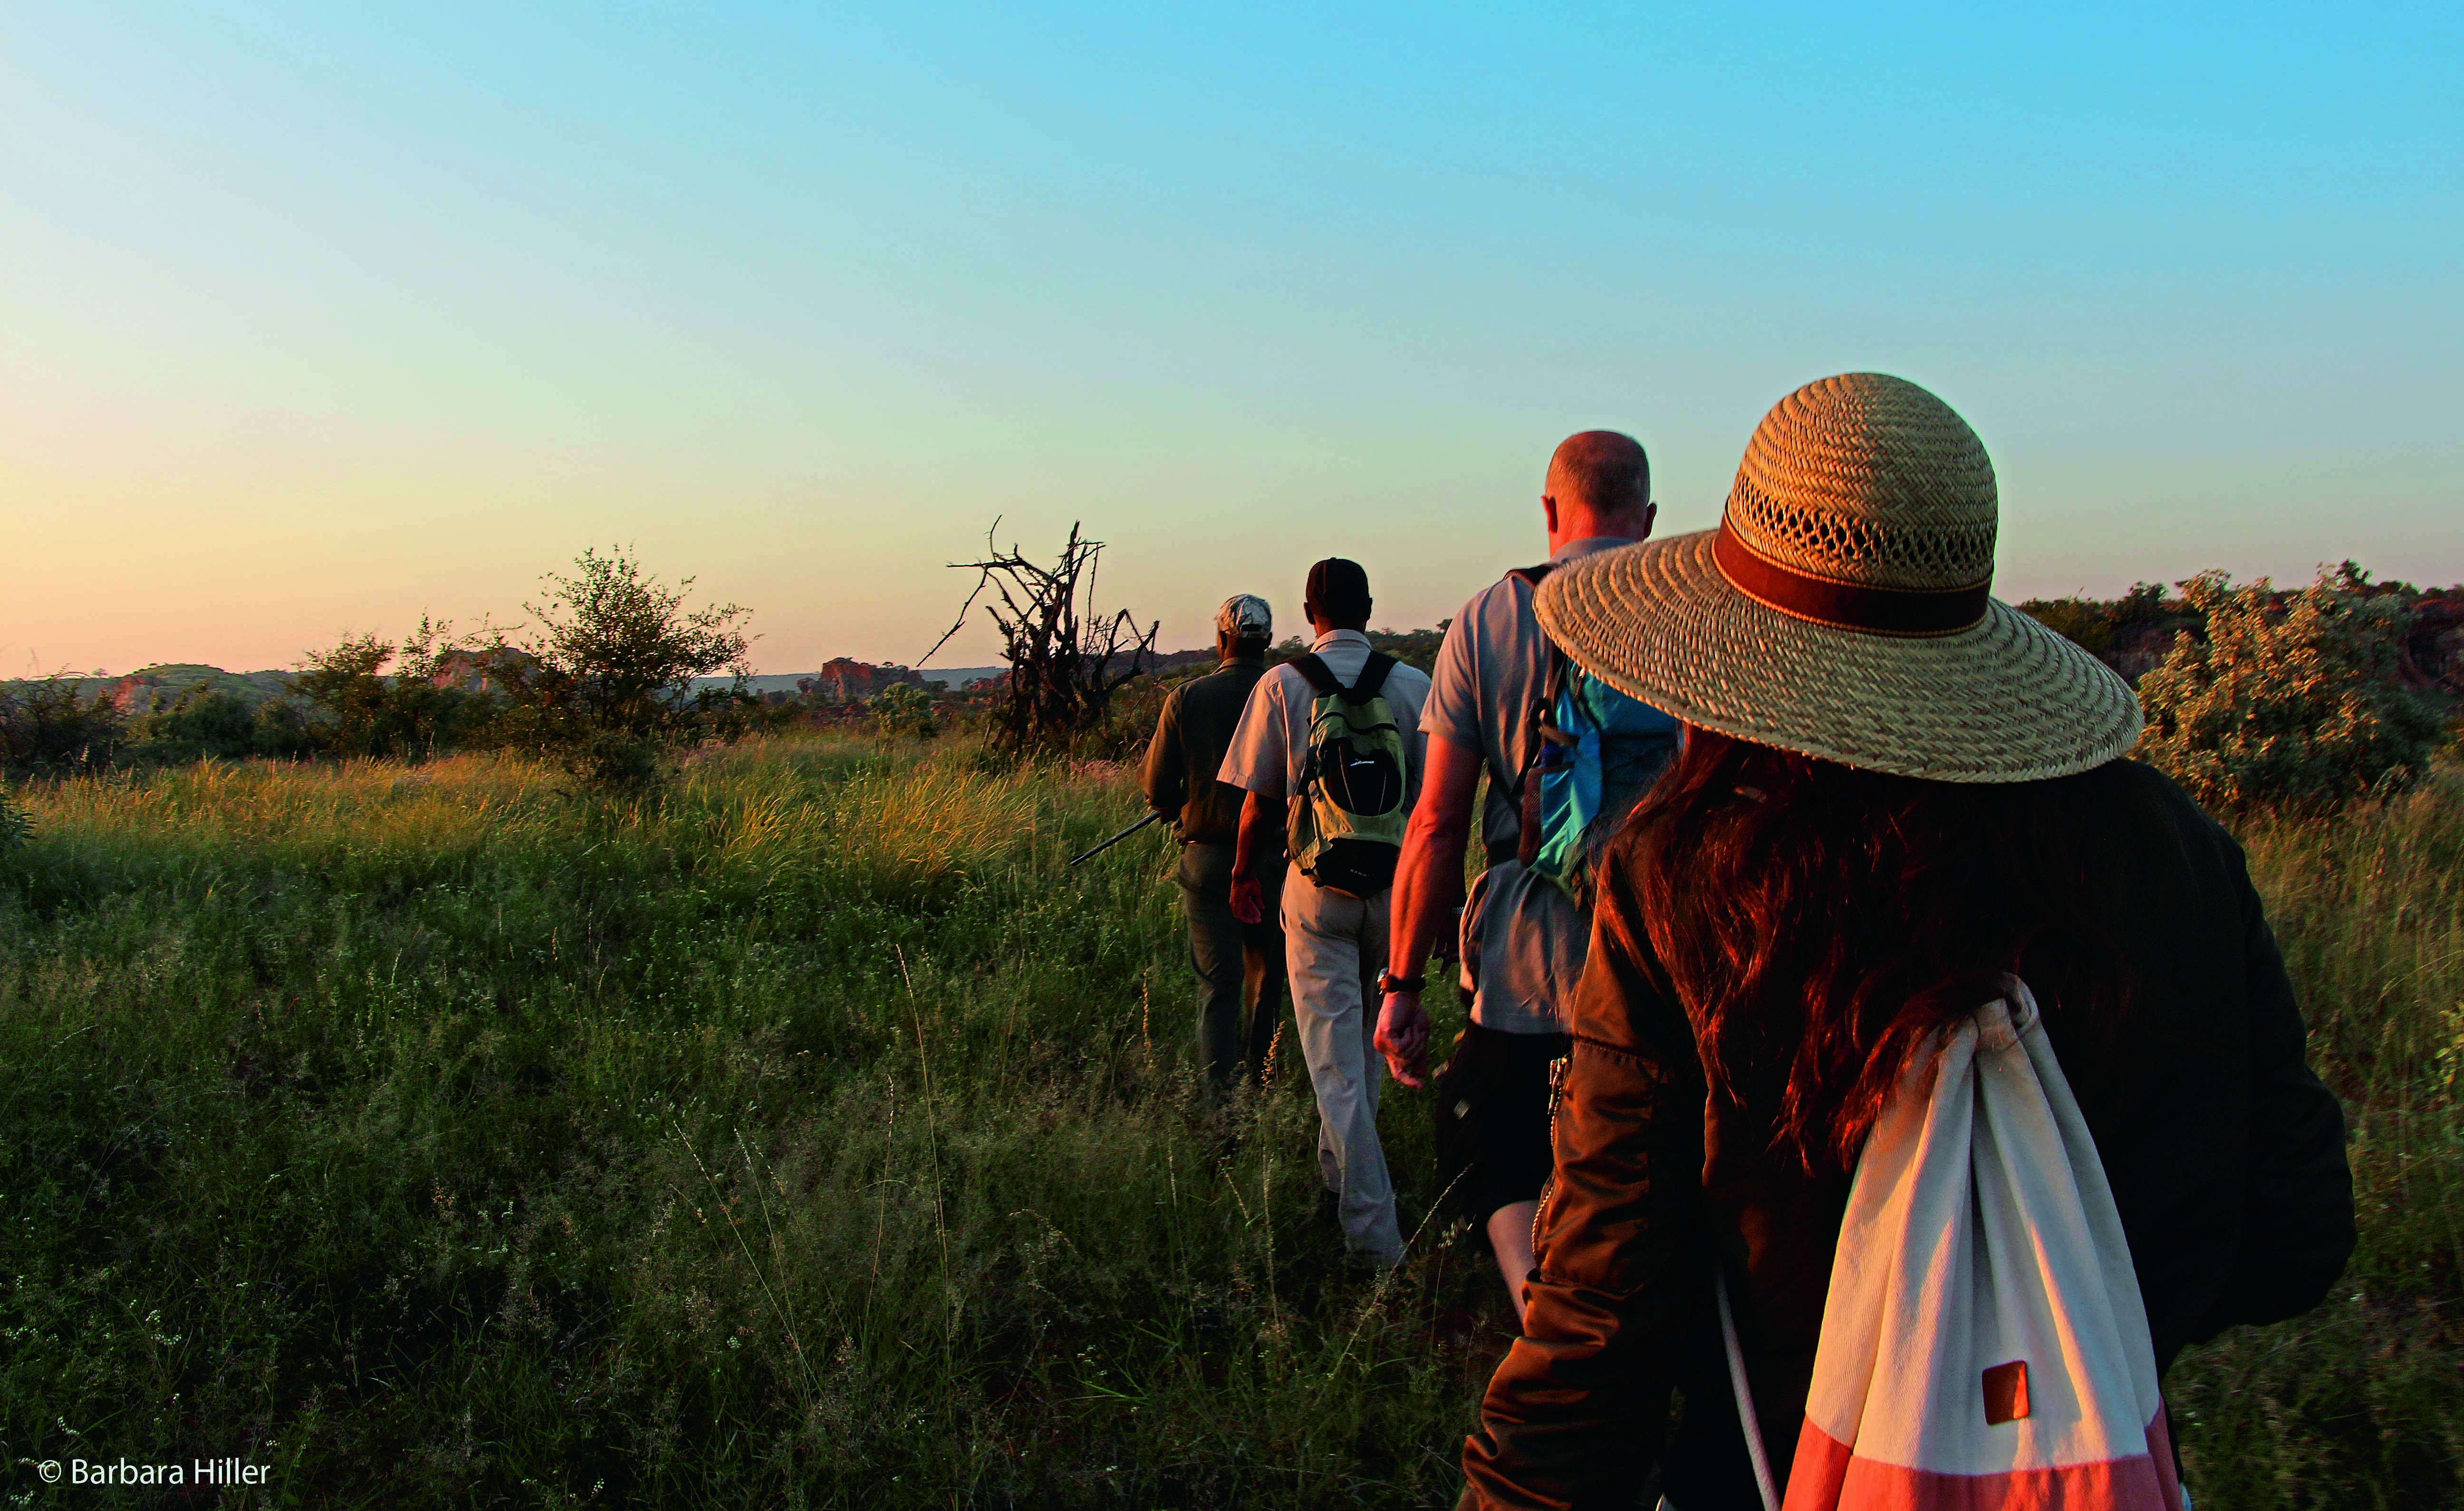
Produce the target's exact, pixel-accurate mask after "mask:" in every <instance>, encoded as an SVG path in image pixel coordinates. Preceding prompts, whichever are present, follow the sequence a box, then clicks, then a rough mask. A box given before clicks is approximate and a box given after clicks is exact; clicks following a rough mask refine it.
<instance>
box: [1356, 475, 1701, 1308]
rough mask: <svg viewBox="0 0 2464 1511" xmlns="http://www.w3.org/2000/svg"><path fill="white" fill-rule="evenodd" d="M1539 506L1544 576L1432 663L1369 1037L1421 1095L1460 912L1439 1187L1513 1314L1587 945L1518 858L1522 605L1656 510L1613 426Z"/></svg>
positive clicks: (1473, 615)
mask: <svg viewBox="0 0 2464 1511" xmlns="http://www.w3.org/2000/svg"><path fill="white" fill-rule="evenodd" d="M1540 512H1541V517H1542V519H1543V520H1544V522H1546V523H1547V526H1548V532H1549V566H1547V567H1524V568H1520V569H1518V570H1516V571H1513V572H1509V573H1507V575H1506V576H1505V577H1504V578H1502V579H1500V580H1499V581H1498V582H1496V583H1495V584H1492V585H1491V586H1489V587H1487V588H1484V589H1481V590H1480V591H1479V592H1477V593H1475V594H1473V595H1472V597H1471V600H1470V601H1469V602H1467V603H1465V604H1464V605H1463V609H1462V611H1460V612H1458V613H1457V614H1456V615H1455V616H1454V618H1453V620H1452V621H1451V622H1450V623H1449V624H1448V625H1447V627H1446V637H1445V643H1444V644H1443V645H1442V646H1441V648H1440V650H1439V652H1438V667H1437V677H1436V678H1435V687H1434V689H1433V690H1432V691H1431V692H1430V694H1429V705H1428V708H1427V709H1426V711H1425V712H1424V714H1423V717H1422V720H1421V723H1422V727H1423V728H1424V729H1425V730H1426V731H1427V734H1428V742H1429V752H1428V771H1427V775H1426V776H1425V778H1424V779H1423V780H1422V782H1421V784H1420V797H1419V805H1418V806H1417V807H1416V808H1415V809H1414V810H1413V811H1412V825H1411V829H1410V831H1409V832H1408V833H1406V835H1405V837H1404V841H1403V855H1402V859H1401V861H1400V863H1399V864H1398V865H1397V868H1396V873H1395V908H1394V928H1393V939H1392V943H1391V944H1389V945H1388V948H1387V963H1388V967H1389V968H1388V969H1387V971H1386V973H1385V974H1384V975H1383V976H1382V977H1380V978H1379V985H1380V987H1381V988H1382V989H1383V996H1384V1007H1383V1015H1382V1021H1381V1023H1380V1027H1379V1033H1378V1038H1377V1046H1378V1048H1379V1049H1380V1050H1383V1051H1385V1052H1386V1053H1387V1055H1388V1056H1389V1060H1390V1063H1392V1064H1393V1066H1394V1068H1395V1074H1396V1078H1397V1079H1399V1080H1401V1081H1402V1082H1403V1083H1404V1084H1405V1085H1407V1086H1417V1085H1419V1084H1420V1078H1421V1076H1422V1075H1423V1074H1425V1072H1424V1070H1423V1068H1422V1067H1423V1065H1424V1063H1425V1059H1426V1055H1427V1045H1428V1033H1429V1028H1428V1018H1427V1016H1426V1015H1425V1014H1424V1013H1423V1011H1421V1007H1420V984H1421V973H1422V971H1423V969H1424V968H1425V967H1426V965H1427V962H1428V958H1429V952H1430V949H1431V947H1432V946H1433V945H1434V944H1436V943H1437V942H1438V940H1439V939H1441V937H1443V936H1444V935H1445V934H1446V933H1447V932H1448V931H1450V930H1451V929H1453V928H1454V927H1455V926H1456V915H1457V910H1458V909H1459V908H1460V909H1462V916H1463V922H1462V924H1461V928H1462V946H1463V948H1462V957H1463V976H1464V985H1466V986H1468V987H1470V988H1472V989H1473V994H1472V1009H1471V1022H1470V1024H1469V1025H1468V1026H1467V1027H1466V1028H1465V1029H1464V1030H1463V1037H1462V1039H1461V1040H1460V1041H1459V1042H1458V1044H1457V1046H1456V1049H1455V1054H1454V1057H1453V1058H1452V1059H1451V1060H1450V1061H1448V1062H1447V1064H1446V1067H1445V1069H1444V1070H1443V1071H1442V1072H1441V1073H1440V1075H1439V1077H1438V1080H1439V1095H1438V1098H1437V1117H1438V1164H1439V1169H1438V1184H1439V1185H1440V1186H1441V1188H1443V1189H1446V1190H1447V1191H1448V1192H1450V1199H1451V1200H1452V1201H1453V1202H1454V1204H1455V1207H1456V1209H1457V1211H1460V1212H1462V1213H1463V1216H1464V1217H1465V1218H1466V1219H1468V1220H1469V1221H1470V1223H1471V1224H1472V1226H1473V1227H1474V1228H1476V1229H1479V1230H1480V1231H1481V1232H1482V1233H1484V1234H1485V1236H1486V1237H1487V1239H1488V1241H1489V1246H1490V1249H1491V1251H1492V1252H1493V1253H1494V1254H1495V1255H1496V1256H1497V1268H1498V1272H1499V1274H1500V1275H1501V1276H1503V1277H1504V1278H1505V1280H1506V1289H1507V1295H1508V1296H1510V1297H1511V1298H1512V1299H1513V1301H1514V1310H1515V1316H1516V1317H1517V1318H1518V1319H1520V1318H1521V1316H1522V1314H1523V1282H1524V1278H1525V1277H1526V1276H1528V1275H1529V1274H1530V1272H1531V1216H1532V1213H1533V1211H1535V1210H1536V1209H1537V1207H1538V1204H1539V1200H1540V1189H1541V1187H1542V1186H1543V1185H1544V1184H1545V1183H1546V1182H1547V1180H1548V1178H1549V1172H1550V1169H1551V1151H1550V1147H1549V1078H1550V1065H1551V1062H1552V1061H1554V1060H1556V1059H1558V1058H1559V1057H1561V1056H1562V1055H1565V1054H1566V1051H1567V1046H1568V1041H1567V1037H1566V1018H1565V1000H1566V998H1567V997H1568V996H1570V995H1571V994H1572V993H1573V989H1574V983H1575V981H1576V980H1577V979H1579V978H1580V977H1581V975H1582V973H1583V955H1584V949H1585V945H1586V944H1588V942H1589V939H1590V933H1591V922H1590V920H1589V919H1587V918H1586V917H1585V916H1584V914H1583V912H1582V910H1581V909H1580V908H1579V907H1578V906H1577V904H1576V903H1575V901H1574V900H1573V898H1571V897H1570V896H1568V894H1567V893H1566V891H1565V890H1563V889H1562V888H1560V887H1558V886H1556V885H1555V884H1553V883H1551V881H1550V880H1549V879H1548V878H1545V877H1543V876H1541V875H1540V874H1539V873H1538V872H1536V871H1531V870H1527V869H1526V868H1525V867H1524V865H1523V864H1522V862H1521V859H1520V858H1519V857H1520V853H1521V849H1522V837H1523V835H1522V823H1523V805H1522V803H1521V801H1520V797H1521V795H1522V789H1523V787H1524V784H1525V781H1526V778H1527V774H1529V773H1531V772H1532V767H1533V756H1534V754H1535V750H1534V746H1535V745H1536V744H1537V743H1538V741H1539V740H1540V725H1539V722H1538V721H1537V720H1536V719H1535V718H1534V717H1533V713H1534V708H1535V705H1536V704H1537V703H1538V701H1539V700H1540V699H1541V697H1542V692H1543V689H1544V688H1545V686H1546V685H1547V683H1548V678H1549V664H1550V658H1551V652H1550V646H1549V641H1548V640H1547V639H1546V638H1545V637H1544V636H1543V635H1542V634H1541V633H1540V623H1539V621H1538V620H1537V619H1536V618H1534V617H1533V615H1532V609H1531V604H1532V597H1533V594H1534V592H1535V590H1536V585H1537V584H1538V582H1539V581H1540V580H1541V579H1543V578H1545V577H1546V576H1547V575H1548V574H1549V573H1550V571H1551V570H1552V569H1553V568H1555V567H1558V566H1559V565H1561V564H1563V563H1566V562H1571V561H1576V560H1579V559H1580V558H1583V557H1586V556H1591V555H1594V554H1595V553H1597V552H1600V551H1605V550H1609V549H1611V548H1613V547H1616V546H1619V545H1624V544H1629V543H1630V542H1634V541H1639V540H1641V539H1643V538H1644V537H1645V536H1647V535H1649V534H1650V533H1651V524H1652V520H1653V518H1654V517H1655V515H1656V514H1657V513H1658V505H1656V504H1654V503H1653V502H1652V501H1651V463H1650V460H1649V458H1648V457H1646V456H1644V455H1643V450H1642V447H1641V445H1640V444H1639V443H1638V442H1637V441H1636V440H1634V438H1633V437H1631V436H1627V435H1620V434H1618V433H1616V432H1614V431H1584V432H1582V433H1579V434H1575V435H1570V436H1568V437H1567V438H1566V439H1565V440H1564V441H1563V442H1562V443H1560V444H1559V445H1558V447H1557V450H1556V453H1555V455H1553V456H1551V457H1550V459H1549V474H1548V478H1547V480H1546V482H1545V483H1544V484H1543V485H1542V488H1541V494H1540ZM1483 769H1485V770H1486V771H1487V773H1488V800H1487V802H1486V804H1485V806H1484V807H1483V809H1482V811H1481V814H1480V820H1481V823H1480V837H1481V847H1482V850H1483V852H1484V858H1485V863H1486V869H1485V871H1484V872H1483V873H1482V875H1481V878H1480V879H1479V880H1478V881H1477V882H1476V883H1474V885H1473V887H1472V894H1471V902H1470V905H1469V906H1468V907H1467V908H1465V907H1463V848H1464V844H1465V841H1466V839H1467V837H1468V835H1469V833H1470V830H1471V821H1472V797H1473V793H1474V791H1475V789H1477V788H1478V786H1479V783H1480V776H1481V772H1482V771H1483ZM1531 779H1532V780H1536V779H1537V778H1536V776H1533V777H1532V778H1531Z"/></svg>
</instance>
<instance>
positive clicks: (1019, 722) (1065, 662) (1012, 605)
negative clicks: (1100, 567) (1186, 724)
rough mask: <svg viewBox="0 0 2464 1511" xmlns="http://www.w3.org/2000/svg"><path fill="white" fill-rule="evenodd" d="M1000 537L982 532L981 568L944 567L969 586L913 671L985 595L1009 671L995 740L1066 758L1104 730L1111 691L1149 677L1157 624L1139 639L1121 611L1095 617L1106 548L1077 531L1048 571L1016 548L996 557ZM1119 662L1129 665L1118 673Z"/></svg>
mask: <svg viewBox="0 0 2464 1511" xmlns="http://www.w3.org/2000/svg"><path fill="white" fill-rule="evenodd" d="M1000 528H1001V521H1000V520H999V519H996V520H994V521H993V524H992V529H989V530H986V531H985V532H984V552H985V555H984V559H983V560H981V561H974V562H952V563H951V564H950V566H951V567H952V569H953V570H957V571H969V572H974V573H975V574H976V586H975V588H974V589H973V590H971V591H970V592H969V593H968V594H967V601H966V602H965V603H964V604H963V605H961V606H960V607H959V609H958V617H957V620H956V621H955V622H954V623H952V625H951V626H950V628H949V631H948V633H945V634H943V635H942V636H941V638H940V639H938V640H936V641H935V642H934V644H933V649H932V650H931V651H927V652H925V653H924V657H923V660H922V661H918V662H917V663H916V664H917V665H919V666H920V665H922V664H923V662H924V661H930V660H931V659H932V658H933V656H934V655H935V653H937V652H938V651H939V650H940V649H941V647H942V646H944V645H947V644H948V643H949V642H950V636H951V635H954V634H957V633H958V631H959V630H960V629H961V628H962V627H964V626H965V624H966V622H967V615H968V613H969V612H971V611H973V610H974V609H975V607H976V604H977V602H978V601H979V599H983V598H984V597H985V594H986V593H987V592H990V593H991V594H992V595H993V596H994V597H996V598H998V599H999V600H1000V601H999V602H998V603H995V602H990V601H987V602H985V603H984V611H985V612H986V613H988V614H990V615H991V616H992V621H993V623H994V624H995V625H996V626H998V627H999V628H1000V630H1001V649H1002V655H1003V656H1004V657H1005V658H1006V659H1007V660H1008V662H1009V678H1008V686H1007V687H1006V688H1005V689H1003V690H1002V693H1001V702H1000V704H999V705H998V706H997V707H996V709H995V711H994V714H993V730H994V738H995V739H996V740H997V741H999V742H1001V743H1002V744H1006V745H1008V746H1009V747H1010V748H1011V749H1014V750H1018V751H1050V750H1061V749H1066V748H1067V746H1068V745H1069V744H1070V743H1071V742H1072V741H1073V740H1074V739H1076V738H1077V737H1078V736H1079V735H1081V734H1083V733H1085V732H1087V731H1088V730H1090V729H1094V728H1096V727H1098V726H1100V725H1101V724H1102V723H1103V722H1104V716H1105V713H1106V711H1107V710H1108V709H1109V708H1110V707H1111V700H1112V692H1113V690H1114V689H1115V688H1117V687H1119V686H1120V685H1121V684H1122V683H1124V682H1126V681H1128V680H1130V678H1133V677H1137V676H1140V675H1141V674H1143V673H1144V672H1145V671H1146V670H1147V663H1148V661H1149V660H1150V658H1152V657H1153V656H1155V633H1156V632H1157V631H1158V630H1160V629H1161V628H1162V625H1163V622H1162V621H1161V620H1156V621H1155V622H1154V623H1152V624H1149V625H1148V626H1147V628H1146V630H1145V631H1144V633H1141V632H1140V631H1139V629H1138V626H1137V621H1136V620H1135V619H1133V618H1132V617H1130V611H1128V610H1126V609H1122V610H1117V611H1114V612H1112V613H1111V615H1110V616H1103V615H1099V614H1098V613H1097V612H1096V611H1095V559H1096V557H1097V556H1099V555H1100V554H1102V552H1103V549H1104V543H1103V542H1101V541H1090V540H1088V539H1087V538H1086V536H1085V533H1084V530H1083V526H1082V525H1080V524H1078V523H1072V524H1071V525H1070V526H1069V543H1068V544H1067V545H1065V546H1063V547H1062V551H1061V560H1060V561H1059V562H1058V563H1057V564H1056V565H1054V566H1051V567H1041V566H1038V565H1037V564H1035V563H1033V562H1030V561H1028V560H1027V559H1026V558H1025V557H1024V556H1023V555H1021V554H1020V553H1019V549H1018V547H1017V545H1016V544H1012V545H1011V546H1010V548H1009V549H1007V550H1002V549H1001V547H1000V546H999V545H998V544H996V543H995V541H994V539H993V534H994V531H997V530H999V529H1000ZM1123 656H1127V657H1128V660H1127V663H1126V664H1125V665H1116V664H1115V663H1116V662H1119V661H1120V660H1121V658H1122V657H1123Z"/></svg>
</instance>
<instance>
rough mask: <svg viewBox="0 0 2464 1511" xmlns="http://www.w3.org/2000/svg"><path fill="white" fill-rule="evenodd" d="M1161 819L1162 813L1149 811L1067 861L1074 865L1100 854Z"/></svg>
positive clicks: (1159, 821)
mask: <svg viewBox="0 0 2464 1511" xmlns="http://www.w3.org/2000/svg"><path fill="white" fill-rule="evenodd" d="M1162 821H1163V815H1162V814H1161V813H1149V814H1148V815H1147V816H1146V817H1144V818H1141V819H1139V820H1138V821H1137V822H1136V823H1134V824H1132V825H1131V826H1130V827H1129V828H1127V829H1124V830H1122V831H1121V832H1120V833H1117V834H1114V835H1113V836H1112V837H1111V838H1110V839H1107V840H1105V841H1104V842H1103V843H1102V844H1100V845H1095V846H1093V847H1091V848H1089V849H1087V850H1084V851H1081V852H1080V853H1079V854H1078V855H1076V856H1074V857H1073V858H1072V859H1071V860H1070V862H1069V863H1070V864H1071V865H1073V866H1074V865H1076V864H1077V863H1078V862H1079V861H1081V860H1086V859H1089V858H1091V857H1093V856H1096V855H1102V854H1103V853H1104V852H1105V851H1107V850H1110V849H1111V848H1112V847H1113V846H1114V845H1117V844H1119V843H1120V842H1121V841H1122V840H1124V839H1127V838H1129V837H1130V836H1131V835H1132V834H1134V833H1137V832H1138V831H1139V830H1141V829H1144V828H1146V827H1147V826H1148V825H1149V824H1157V823H1161V822H1162Z"/></svg>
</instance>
